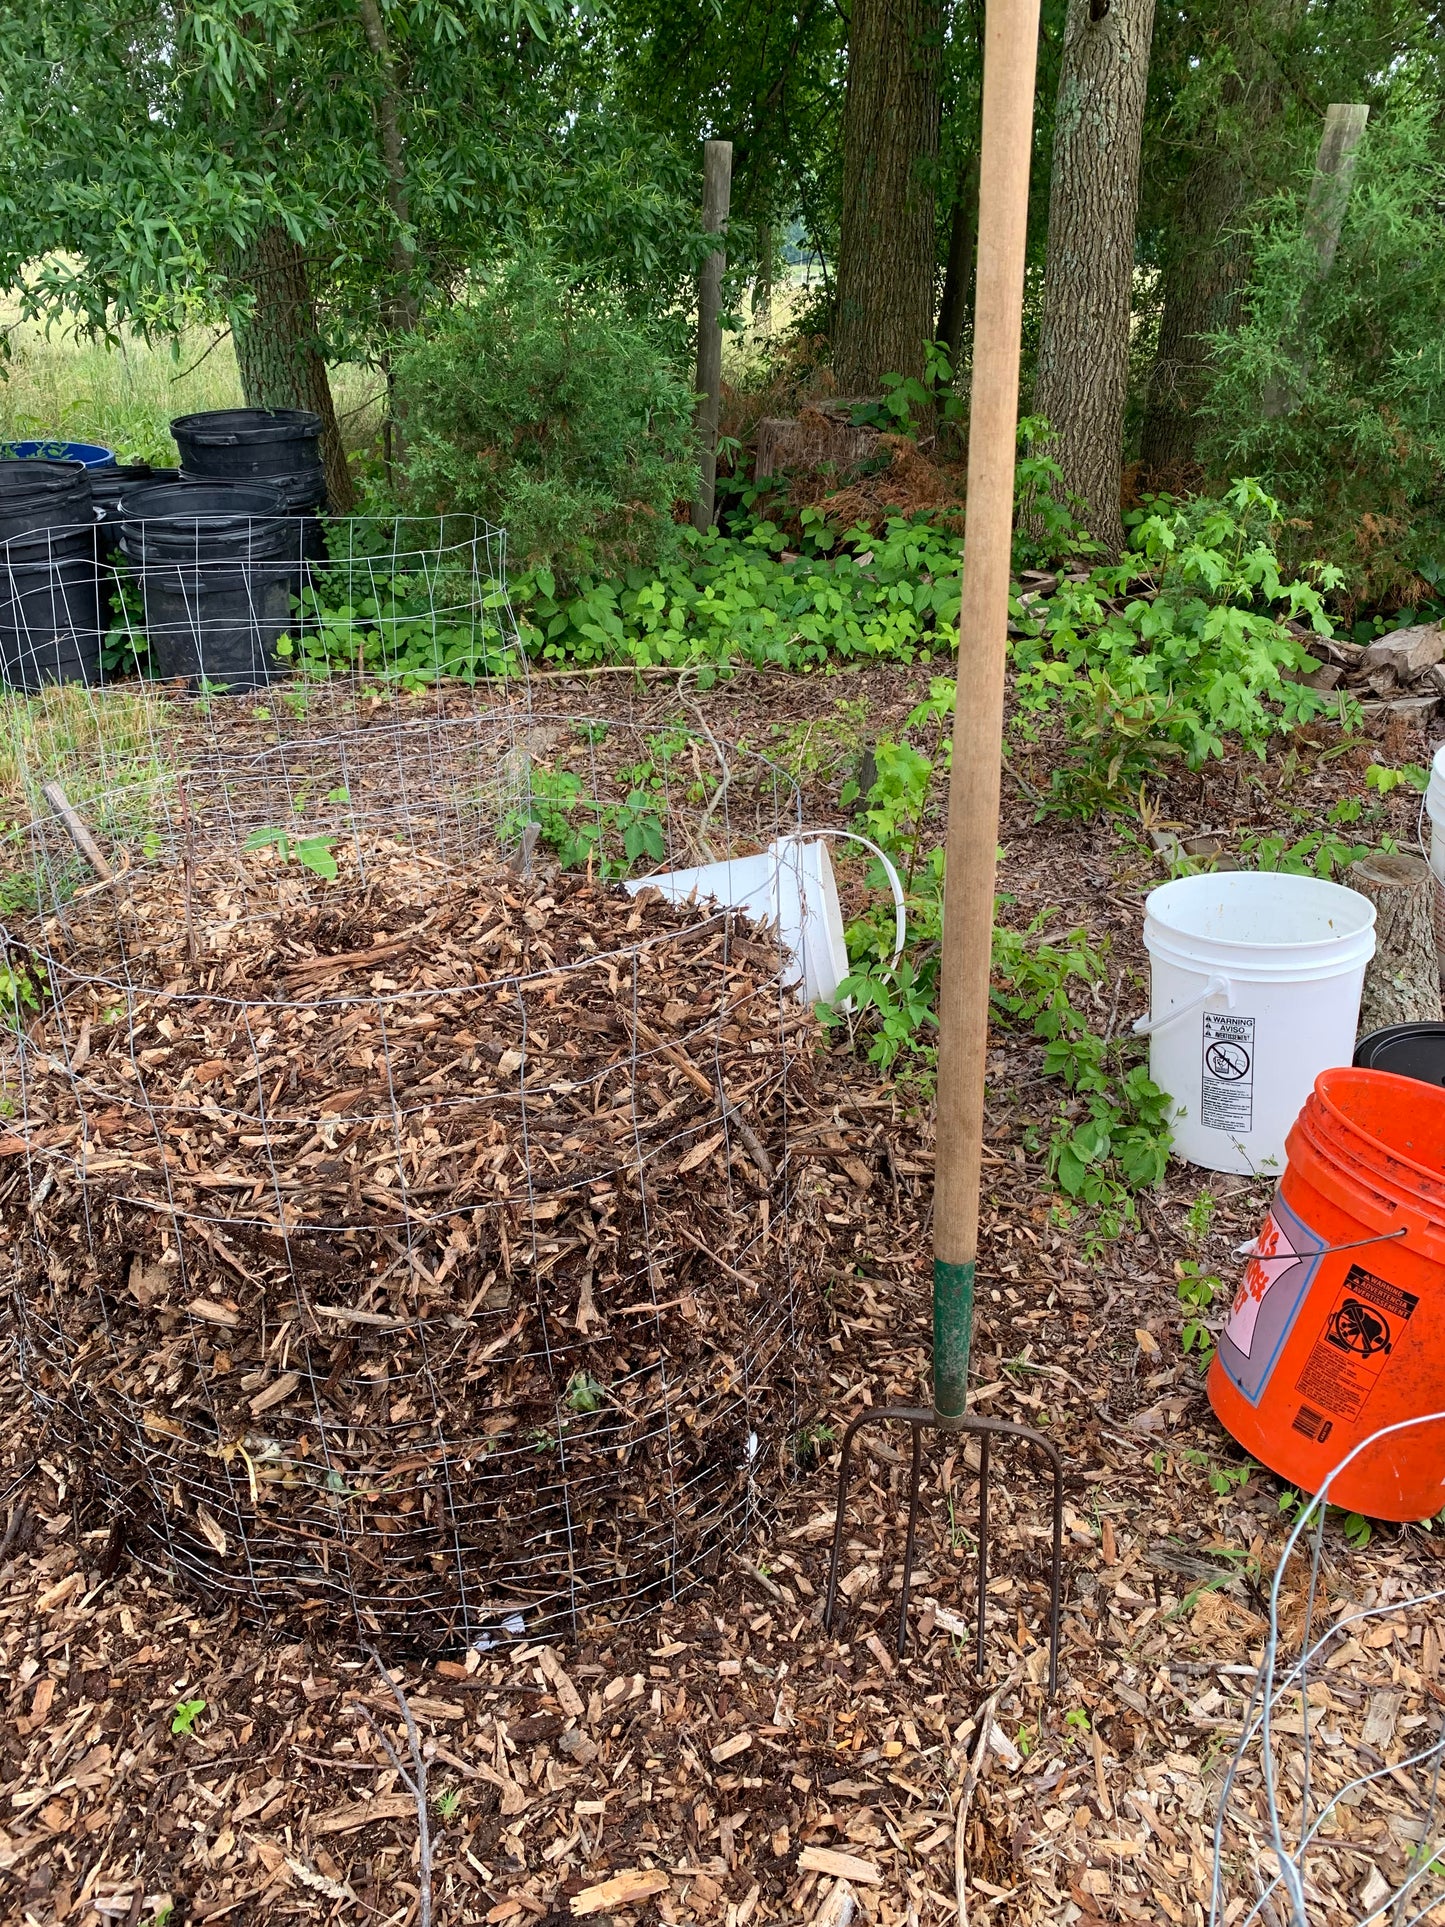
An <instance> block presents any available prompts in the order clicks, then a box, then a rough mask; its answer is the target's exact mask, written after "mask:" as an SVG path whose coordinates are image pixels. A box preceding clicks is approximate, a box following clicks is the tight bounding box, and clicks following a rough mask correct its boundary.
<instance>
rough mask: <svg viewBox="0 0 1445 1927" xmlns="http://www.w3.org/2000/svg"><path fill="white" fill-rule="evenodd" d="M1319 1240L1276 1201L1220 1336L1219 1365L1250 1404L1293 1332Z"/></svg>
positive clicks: (1315, 1262) (1319, 1248)
mask: <svg viewBox="0 0 1445 1927" xmlns="http://www.w3.org/2000/svg"><path fill="white" fill-rule="evenodd" d="M1324 1242H1325V1241H1324V1239H1323V1238H1321V1237H1320V1236H1319V1235H1318V1233H1317V1232H1314V1231H1311V1230H1310V1228H1309V1226H1308V1225H1306V1224H1301V1222H1300V1220H1299V1219H1298V1218H1297V1217H1296V1216H1295V1214H1294V1213H1293V1211H1291V1210H1290V1208H1289V1206H1288V1205H1287V1204H1286V1203H1285V1201H1284V1199H1283V1198H1279V1197H1277V1198H1276V1199H1275V1201H1274V1203H1273V1205H1272V1206H1271V1207H1270V1213H1269V1216H1268V1217H1267V1218H1266V1219H1265V1221H1264V1228H1263V1230H1261V1232H1260V1234H1259V1236H1258V1237H1257V1238H1256V1239H1255V1241H1254V1248H1253V1250H1252V1251H1251V1252H1250V1258H1249V1263H1248V1265H1247V1266H1246V1267H1245V1271H1244V1276H1243V1278H1241V1279H1240V1281H1239V1290H1238V1291H1237V1292H1236V1293H1235V1295H1234V1303H1233V1304H1232V1305H1231V1306H1230V1308H1229V1320H1228V1322H1227V1324H1226V1325H1225V1327H1224V1330H1223V1331H1222V1332H1221V1333H1220V1334H1219V1362H1220V1364H1221V1365H1222V1366H1223V1368H1224V1370H1225V1371H1226V1372H1227V1373H1228V1374H1229V1376H1230V1378H1231V1379H1232V1380H1233V1381H1234V1384H1235V1385H1236V1387H1237V1388H1238V1389H1239V1391H1241V1392H1242V1393H1243V1394H1244V1396H1245V1397H1246V1398H1247V1399H1248V1400H1249V1401H1250V1403H1251V1404H1254V1405H1257V1404H1258V1403H1259V1400H1260V1398H1261V1396H1262V1394H1263V1392H1264V1388H1265V1386H1266V1385H1267V1384H1268V1382H1269V1375H1270V1373H1271V1372H1272V1371H1273V1370H1274V1367H1275V1362H1276V1360H1277V1359H1278V1358H1279V1355H1280V1353H1281V1352H1282V1351H1283V1350H1284V1346H1285V1341H1286V1339H1287V1338H1288V1337H1289V1335H1290V1333H1291V1331H1292V1330H1293V1329H1294V1321H1295V1318H1296V1316H1297V1314H1298V1312H1299V1309H1300V1306H1301V1305H1302V1304H1303V1303H1304V1300H1305V1295H1306V1293H1307V1292H1308V1290H1309V1285H1310V1280H1311V1279H1312V1278H1313V1277H1314V1275H1315V1272H1316V1270H1317V1269H1318V1267H1319V1254H1320V1252H1321V1251H1322V1250H1323V1249H1324Z"/></svg>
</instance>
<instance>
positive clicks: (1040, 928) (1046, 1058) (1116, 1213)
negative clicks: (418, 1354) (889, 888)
mask: <svg viewBox="0 0 1445 1927" xmlns="http://www.w3.org/2000/svg"><path fill="white" fill-rule="evenodd" d="M955 698H956V685H955V684H954V682H953V681H952V680H950V679H948V678H944V677H938V678H935V680H934V681H933V683H932V684H931V686H930V689H929V694H928V696H927V698H926V699H925V700H924V701H923V702H922V703H920V704H919V705H918V707H917V708H916V709H915V710H914V711H913V713H912V714H911V715H910V717H909V718H908V722H907V725H906V728H907V732H908V735H909V736H910V737H913V738H914V739H915V740H912V741H909V740H906V739H905V740H903V741H899V742H894V741H891V740H889V739H886V738H885V739H883V740H881V741H879V742H878V743H876V744H875V745H874V750H873V755H874V762H875V766H876V769H877V776H876V779H875V781H874V782H873V784H872V786H871V788H870V790H869V792H868V795H867V796H866V797H865V798H863V799H861V800H862V802H863V808H862V809H861V811H860V812H859V823H860V826H861V827H862V828H864V829H865V830H866V832H867V834H868V835H869V836H870V837H872V838H873V840H874V841H875V842H877V843H878V844H879V845H880V846H881V847H882V848H883V849H885V850H886V851H887V852H888V854H889V856H890V857H892V859H893V861H894V863H895V865H896V866H897V869H898V872H899V875H900V878H901V880H902V882H903V891H904V899H905V903H906V907H907V930H906V943H905V947H904V953H903V956H902V957H901V958H900V960H899V962H898V964H897V965H896V966H895V965H894V964H893V962H892V957H893V945H894V920H893V906H892V903H891V901H889V899H888V897H887V894H886V883H885V878H884V874H883V868H882V865H881V864H879V863H877V862H876V861H875V862H874V863H873V864H872V865H871V867H870V873H869V882H870V884H871V885H872V886H873V887H874V891H875V903H874V907H873V908H871V909H870V910H868V911H867V912H866V913H865V914H864V915H862V916H860V917H858V918H857V919H855V921H854V922H853V923H851V924H850V925H849V927H848V929H847V932H846V937H847V943H848V957H849V963H850V966H851V968H850V973H849V975H848V976H847V977H846V978H845V979H844V981H843V982H842V983H841V984H840V985H839V987H838V1002H837V1003H836V1004H834V1005H833V1006H832V1007H831V1008H830V1009H824V1010H822V1011H821V1012H820V1014H821V1015H822V1017H823V1019H824V1021H825V1023H827V1024H828V1025H829V1026H830V1027H832V1028H833V1029H835V1030H841V1029H842V1028H844V1027H845V1026H847V1027H849V1028H850V1029H852V1030H853V1031H854V1032H855V1033H861V1037H860V1041H861V1042H862V1043H863V1044H864V1045H865V1048H866V1050H867V1054H868V1057H869V1058H870V1060H871V1061H872V1062H874V1063H876V1064H878V1065H880V1066H882V1067H883V1068H884V1069H885V1070H891V1071H892V1072H893V1073H894V1075H895V1076H901V1077H902V1078H904V1079H905V1080H907V1081H911V1082H913V1083H914V1084H916V1085H921V1086H923V1087H924V1088H925V1089H927V1088H928V1087H930V1086H931V1082H932V1077H933V1070H934V1065H935V1061H936V1056H937V1050H936V1046H935V1044H934V1042H933V1033H934V1031H935V1029H936V1026H937V1014H936V1011H937V1000H938V966H939V955H940V947H941V939H942V935H943V881H944V851H943V849H942V848H941V847H940V846H939V845H938V844H937V843H936V842H934V841H930V840H928V838H929V836H930V833H933V832H936V829H937V827H938V826H937V824H936V823H935V822H934V820H933V818H932V816H931V814H930V811H931V806H932V804H933V801H934V794H935V781H934V779H935V775H936V773H938V772H940V771H943V770H946V769H947V767H948V760H949V751H950V747H951V745H950V740H949V733H948V725H949V722H950V720H951V718H952V715H953V710H954V704H955ZM920 737H921V738H924V739H925V742H926V744H927V746H926V747H925V746H924V743H921V742H920V741H918V740H917V739H918V738H920ZM842 800H843V801H844V802H845V803H847V802H848V801H850V800H852V799H851V798H850V797H849V795H848V793H847V790H846V788H845V791H844V794H843V798H842ZM1002 901H1005V900H1001V902H1002ZM1055 914H1056V913H1055V912H1054V911H1052V910H1046V911H1044V912H1043V913H1042V914H1041V915H1040V916H1038V917H1036V918H1035V919H1034V921H1033V923H1032V924H1030V926H1029V927H1028V928H1027V929H1026V930H1017V929H1011V928H1009V927H1008V926H1007V925H1004V924H998V923H996V925H995V928H994V933H993V973H992V984H991V997H992V1010H993V1018H994V1021H995V1022H996V1023H999V1024H1001V1025H1004V1026H1006V1027H1007V1028H1009V1029H1012V1030H1017V1031H1023V1032H1026V1033H1027V1034H1029V1035H1031V1036H1033V1037H1035V1038H1037V1039H1038V1040H1039V1041H1040V1042H1041V1043H1042V1044H1043V1068H1044V1071H1045V1073H1046V1075H1048V1076H1050V1077H1055V1078H1057V1079H1058V1080H1059V1081H1060V1083H1061V1084H1062V1086H1063V1090H1064V1095H1063V1097H1062V1099H1061V1101H1060V1102H1059V1104H1058V1106H1057V1108H1056V1110H1055V1112H1054V1115H1053V1117H1052V1119H1051V1120H1050V1121H1049V1123H1048V1126H1047V1130H1046V1133H1045V1132H1031V1133H1030V1134H1029V1142H1030V1148H1031V1149H1033V1150H1034V1151H1036V1152H1037V1153H1038V1154H1039V1155H1041V1156H1042V1158H1043V1160H1044V1164H1045V1167H1046V1169H1047V1171H1048V1174H1049V1176H1050V1177H1051V1178H1052V1179H1053V1180H1054V1182H1055V1183H1056V1184H1057V1185H1058V1188H1059V1191H1060V1193H1061V1194H1062V1195H1061V1201H1060V1211H1061V1213H1062V1214H1064V1215H1068V1214H1071V1213H1073V1212H1074V1211H1076V1210H1078V1209H1084V1210H1086V1211H1087V1212H1089V1213H1090V1215H1091V1217H1092V1220H1093V1223H1094V1226H1095V1228H1096V1230H1097V1233H1098V1235H1100V1236H1102V1237H1105V1238H1108V1237H1114V1236H1117V1235H1118V1233H1119V1232H1120V1231H1121V1230H1122V1229H1123V1228H1124V1226H1125V1225H1126V1224H1127V1223H1130V1222H1132V1221H1133V1219H1134V1215H1135V1212H1134V1203H1133V1195H1132V1194H1133V1193H1134V1192H1136V1191H1141V1190H1146V1189H1149V1188H1152V1187H1153V1186H1154V1185H1156V1184H1158V1182H1159V1180H1160V1179H1161V1178H1162V1177H1163V1175H1164V1167H1165V1164H1166V1162H1167V1159H1168V1155H1169V1145H1170V1141H1171V1140H1170V1129H1169V1121H1168V1120H1169V1113H1170V1110H1171V1109H1172V1104H1171V1100H1170V1099H1169V1098H1168V1097H1167V1096H1166V1095H1165V1093H1164V1092H1163V1091H1161V1090H1160V1089H1159V1087H1158V1086H1157V1085H1156V1084H1154V1083H1152V1082H1151V1080H1150V1077H1149V1068H1148V1062H1147V1057H1148V1046H1147V1044H1144V1043H1141V1042H1140V1041H1139V1040H1138V1039H1136V1038H1135V1037H1134V1036H1133V1035H1132V1033H1130V1032H1129V1031H1127V1029H1126V1030H1124V1031H1122V1032H1120V1033H1117V1034H1116V1033H1114V1032H1112V1031H1111V1032H1110V1034H1108V1035H1103V1036H1101V1035H1100V1034H1099V1033H1098V1032H1097V1031H1096V1030H1094V1029H1093V1028H1092V1026H1091V1025H1090V1023H1089V1021H1088V1019H1087V1017H1086V1016H1085V1015H1084V1014H1083V1013H1082V1011H1081V1010H1080V1009H1079V1008H1077V1007H1076V1005H1075V1002H1074V998H1073V995H1072V992H1073V991H1074V990H1075V989H1076V988H1077V989H1080V990H1082V991H1084V992H1086V993H1089V994H1092V993H1093V991H1094V987H1095V986H1096V985H1098V984H1101V983H1103V982H1104V980H1105V976H1106V970H1105V962H1104V958H1103V956H1102V955H1101V954H1100V953H1099V951H1097V950H1096V949H1094V948H1093V947H1092V946H1091V945H1090V944H1089V942H1088V941H1087V939H1086V937H1085V936H1084V933H1083V932H1082V931H1078V930H1075V931H1072V932H1070V933H1069V934H1067V935H1066V936H1064V937H1062V938H1058V939H1047V938H1046V937H1045V936H1044V934H1043V933H1044V931H1045V929H1046V927H1047V926H1048V925H1049V923H1051V922H1052V920H1053V918H1054V916H1055ZM1080 1001H1081V1002H1082V1001H1084V999H1081V1000H1080Z"/></svg>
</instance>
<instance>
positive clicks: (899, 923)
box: [786, 830, 908, 970]
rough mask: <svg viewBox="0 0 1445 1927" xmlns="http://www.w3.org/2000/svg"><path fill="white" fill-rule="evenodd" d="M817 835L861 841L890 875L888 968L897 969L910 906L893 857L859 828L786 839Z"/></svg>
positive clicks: (801, 840) (803, 840)
mask: <svg viewBox="0 0 1445 1927" xmlns="http://www.w3.org/2000/svg"><path fill="white" fill-rule="evenodd" d="M815 836H816V837H841V838H846V839H847V840H848V841H849V842H851V843H861V844H862V845H863V847H864V849H865V850H871V851H872V852H873V854H874V856H876V857H877V859H878V861H879V862H880V863H881V864H882V865H883V868H884V870H885V872H886V873H887V876H888V884H889V888H890V889H891V890H892V892H893V934H894V945H893V961H892V962H891V963H890V964H889V966H888V968H889V969H890V970H896V969H897V968H898V959H899V958H900V957H901V956H902V955H903V946H904V944H905V943H906V942H907V940H908V907H907V904H906V903H905V901H904V896H903V885H902V883H901V882H900V881H899V878H898V872H897V870H895V869H894V867H893V862H892V859H891V858H890V857H889V856H888V855H887V854H886V853H885V852H884V851H883V850H880V849H879V847H878V845H877V844H876V843H874V842H871V841H870V839H869V838H868V837H866V836H860V835H859V833H858V832H857V830H808V831H806V832H804V834H803V835H801V836H797V837H788V838H787V839H786V840H787V841H788V842H789V843H806V842H807V841H809V840H810V839H811V838H812V837H815Z"/></svg>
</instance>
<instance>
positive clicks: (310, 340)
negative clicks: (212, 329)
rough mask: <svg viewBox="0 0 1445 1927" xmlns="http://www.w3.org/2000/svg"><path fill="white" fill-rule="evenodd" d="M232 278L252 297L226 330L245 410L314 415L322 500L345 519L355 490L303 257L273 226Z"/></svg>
mask: <svg viewBox="0 0 1445 1927" xmlns="http://www.w3.org/2000/svg"><path fill="white" fill-rule="evenodd" d="M235 277H236V279H237V281H238V282H240V284H241V285H242V286H243V287H246V288H248V289H249V290H250V291H251V292H252V294H253V295H254V296H255V305H254V307H253V308H252V310H251V313H250V314H249V316H247V317H246V318H245V319H244V320H237V321H236V322H235V323H234V325H233V328H232V333H233V335H234V338H235V343H236V367H237V369H238V371H239V373H240V376H241V392H242V393H243V394H244V395H245V397H246V405H247V407H248V408H309V409H310V410H311V412H312V413H313V414H316V415H319V416H320V417H321V460H322V464H323V466H324V467H325V470H326V494H327V498H328V500H329V502H330V506H331V509H332V511H333V513H335V514H338V515H346V514H349V513H350V511H351V510H352V509H353V508H354V507H355V506H356V490H355V488H354V487H353V485H352V480H351V471H350V469H349V468H348V467H347V465H346V451H345V449H344V448H343V447H342V444H341V429H340V426H339V424H338V423H337V420H336V403H335V402H334V401H333V399H332V395H331V381H330V378H329V377H328V375H327V372H326V359H325V357H324V356H323V354H322V352H321V344H320V340H319V338H318V330H317V326H316V306H315V303H314V301H313V300H312V297H311V284H310V280H309V278H308V276H307V272H306V256H305V254H304V253H303V252H302V249H301V248H300V246H299V245H298V244H297V243H296V242H295V241H293V240H292V238H291V236H290V235H289V234H288V233H287V232H286V230H285V228H283V227H282V226H280V224H279V223H273V224H272V225H271V226H269V227H264V228H262V229H261V231H260V233H259V234H258V235H257V236H256V238H255V239H254V240H253V241H252V243H251V244H250V246H249V247H248V248H247V249H246V250H245V251H244V253H242V254H241V256H240V257H239V258H238V260H237V261H236V263H235Z"/></svg>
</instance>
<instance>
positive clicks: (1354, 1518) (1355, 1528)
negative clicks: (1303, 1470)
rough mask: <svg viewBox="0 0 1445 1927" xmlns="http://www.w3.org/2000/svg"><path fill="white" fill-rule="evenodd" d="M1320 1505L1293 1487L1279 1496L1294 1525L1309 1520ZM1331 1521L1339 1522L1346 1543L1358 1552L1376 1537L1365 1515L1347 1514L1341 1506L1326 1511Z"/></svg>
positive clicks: (1286, 1516)
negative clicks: (1336, 1520)
mask: <svg viewBox="0 0 1445 1927" xmlns="http://www.w3.org/2000/svg"><path fill="white" fill-rule="evenodd" d="M1318 1505H1319V1500H1318V1499H1313V1498H1309V1497H1308V1496H1306V1495H1305V1494H1303V1493H1299V1492H1296V1491H1295V1490H1294V1488H1293V1487H1292V1486H1286V1487H1285V1489H1284V1491H1283V1492H1281V1493H1280V1495H1279V1509H1280V1511H1281V1512H1282V1513H1283V1514H1284V1516H1285V1518H1286V1519H1288V1520H1290V1522H1291V1523H1292V1524H1294V1525H1298V1524H1299V1522H1300V1521H1301V1520H1302V1519H1304V1520H1307V1519H1309V1518H1310V1517H1311V1516H1312V1515H1313V1514H1314V1513H1315V1511H1316V1508H1317V1507H1318ZM1329 1519H1338V1520H1339V1523H1340V1530H1341V1532H1343V1533H1344V1535H1345V1540H1346V1542H1347V1543H1348V1544H1349V1545H1350V1546H1351V1547H1352V1548H1353V1549H1354V1550H1355V1551H1356V1552H1363V1551H1364V1550H1365V1547H1366V1546H1367V1545H1369V1543H1370V1541H1371V1540H1372V1539H1373V1538H1374V1536H1375V1528H1374V1527H1373V1526H1372V1525H1371V1524H1370V1522H1369V1520H1368V1519H1367V1518H1365V1516H1364V1515H1363V1513H1359V1512H1345V1511H1343V1510H1342V1509H1341V1508H1340V1507H1339V1506H1337V1505H1332V1506H1329V1507H1328V1508H1327V1511H1326V1520H1327V1521H1328V1520H1329Z"/></svg>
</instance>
